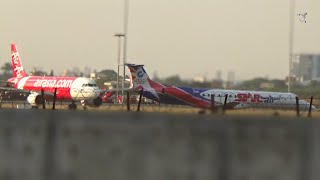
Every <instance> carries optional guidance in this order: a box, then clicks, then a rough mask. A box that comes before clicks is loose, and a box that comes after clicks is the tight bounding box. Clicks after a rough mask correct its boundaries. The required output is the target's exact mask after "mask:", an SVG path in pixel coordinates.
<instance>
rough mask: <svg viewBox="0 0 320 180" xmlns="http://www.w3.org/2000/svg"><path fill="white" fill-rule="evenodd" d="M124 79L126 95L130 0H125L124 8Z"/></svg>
mask: <svg viewBox="0 0 320 180" xmlns="http://www.w3.org/2000/svg"><path fill="white" fill-rule="evenodd" d="M123 11H124V13H123V33H124V37H123V79H122V95H124V80H125V77H126V66H125V65H126V63H127V40H128V19H129V0H124V9H123Z"/></svg>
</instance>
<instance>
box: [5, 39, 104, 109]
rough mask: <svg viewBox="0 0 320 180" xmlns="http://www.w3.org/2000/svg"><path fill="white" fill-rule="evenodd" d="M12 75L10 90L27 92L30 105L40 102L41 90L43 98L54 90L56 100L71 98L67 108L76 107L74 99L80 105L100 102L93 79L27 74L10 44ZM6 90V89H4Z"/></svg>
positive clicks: (48, 96) (47, 96)
mask: <svg viewBox="0 0 320 180" xmlns="http://www.w3.org/2000/svg"><path fill="white" fill-rule="evenodd" d="M11 57H12V71H13V77H12V78H10V79H8V85H9V86H10V87H11V88H13V89H12V90H19V91H23V92H28V93H29V95H28V97H27V101H28V102H29V103H30V104H31V106H32V107H38V106H39V105H41V104H42V95H41V90H42V89H43V91H44V93H45V99H50V97H51V98H53V95H54V91H55V89H57V91H56V99H57V100H71V101H72V103H71V104H69V106H68V108H69V109H76V108H77V106H76V104H75V101H80V102H81V104H82V106H83V107H84V108H86V106H87V105H88V106H92V107H98V106H100V105H101V104H102V98H101V97H100V96H99V95H100V90H99V88H98V86H97V84H96V82H95V81H94V80H93V79H90V78H84V77H63V76H60V77H56V76H28V75H27V74H26V72H25V70H24V68H23V66H22V63H21V58H20V55H19V52H18V50H17V46H16V45H15V44H11ZM5 90H8V89H5Z"/></svg>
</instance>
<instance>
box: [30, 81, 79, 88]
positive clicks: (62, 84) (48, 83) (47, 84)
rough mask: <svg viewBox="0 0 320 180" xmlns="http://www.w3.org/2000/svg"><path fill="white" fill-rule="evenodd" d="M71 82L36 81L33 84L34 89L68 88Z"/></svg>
mask: <svg viewBox="0 0 320 180" xmlns="http://www.w3.org/2000/svg"><path fill="white" fill-rule="evenodd" d="M72 83H73V80H69V79H60V80H56V79H37V80H36V82H35V83H34V84H33V86H34V87H43V88H46V87H50V88H70V87H71V85H72Z"/></svg>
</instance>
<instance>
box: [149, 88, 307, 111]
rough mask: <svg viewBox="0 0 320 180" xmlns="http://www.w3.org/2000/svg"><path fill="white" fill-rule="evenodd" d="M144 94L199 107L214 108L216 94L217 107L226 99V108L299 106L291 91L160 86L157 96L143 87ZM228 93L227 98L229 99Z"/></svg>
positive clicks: (303, 107) (302, 102) (170, 102)
mask: <svg viewBox="0 0 320 180" xmlns="http://www.w3.org/2000/svg"><path fill="white" fill-rule="evenodd" d="M144 91H145V92H144V94H143V95H144V96H145V97H147V98H149V99H152V100H154V101H158V102H160V103H166V104H177V105H192V106H195V107H200V108H211V107H212V102H211V98H212V96H213V97H214V106H217V107H222V106H223V104H224V102H225V100H226V104H227V108H231V109H238V108H283V109H292V108H295V107H296V96H295V95H294V94H292V93H281V92H266V91H243V90H224V89H201V88H191V87H176V86H168V87H164V88H162V89H161V90H160V89H157V90H156V92H157V94H158V95H157V97H156V96H155V95H154V93H150V90H148V89H145V90H144ZM226 95H227V98H226ZM309 105H310V104H309V103H307V102H306V101H304V100H299V106H300V109H304V110H307V109H308V108H309Z"/></svg>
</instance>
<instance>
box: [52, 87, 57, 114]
mask: <svg viewBox="0 0 320 180" xmlns="http://www.w3.org/2000/svg"><path fill="white" fill-rule="evenodd" d="M56 98H57V88H54V93H53V103H52V110H55V109H56Z"/></svg>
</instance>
